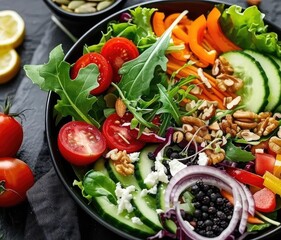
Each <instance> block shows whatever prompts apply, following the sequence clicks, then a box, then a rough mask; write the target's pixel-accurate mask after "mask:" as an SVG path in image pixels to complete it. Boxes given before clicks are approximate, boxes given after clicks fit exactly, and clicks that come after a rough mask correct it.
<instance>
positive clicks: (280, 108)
mask: <svg viewBox="0 0 281 240" xmlns="http://www.w3.org/2000/svg"><path fill="white" fill-rule="evenodd" d="M269 57H270V58H271V59H272V60H273V61H275V62H276V64H277V65H278V66H279V71H281V59H279V58H277V57H275V56H273V55H269ZM273 112H279V113H280V112H281V98H280V99H279V103H278V104H277V106H276V108H275V109H274V110H273Z"/></svg>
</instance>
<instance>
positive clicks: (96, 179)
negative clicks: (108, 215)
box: [83, 170, 117, 205]
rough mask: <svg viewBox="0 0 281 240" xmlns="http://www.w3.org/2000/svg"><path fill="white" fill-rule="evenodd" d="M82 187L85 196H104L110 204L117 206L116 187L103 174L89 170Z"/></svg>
mask: <svg viewBox="0 0 281 240" xmlns="http://www.w3.org/2000/svg"><path fill="white" fill-rule="evenodd" d="M83 187H84V191H85V193H86V194H88V195H90V196H92V197H101V196H106V197H107V198H108V200H109V201H110V202H111V203H113V204H115V205H116V204H117V198H116V195H115V188H116V185H115V183H114V182H113V181H112V180H111V179H110V178H109V177H108V176H106V175H105V174H104V173H102V172H99V171H94V170H90V171H89V172H88V173H86V174H85V176H84V179H83Z"/></svg>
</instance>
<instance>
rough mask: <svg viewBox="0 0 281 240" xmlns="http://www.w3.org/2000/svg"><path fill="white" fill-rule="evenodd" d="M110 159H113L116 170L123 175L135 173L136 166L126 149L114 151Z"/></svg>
mask: <svg viewBox="0 0 281 240" xmlns="http://www.w3.org/2000/svg"><path fill="white" fill-rule="evenodd" d="M110 159H111V160H112V161H113V164H114V166H115V169H116V171H117V172H118V173H120V174H121V175H123V176H129V175H132V174H133V173H134V170H135V166H134V164H132V161H131V159H130V157H129V155H128V154H127V152H126V150H123V151H118V152H112V153H111V154H110Z"/></svg>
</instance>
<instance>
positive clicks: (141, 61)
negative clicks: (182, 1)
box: [118, 11, 187, 100]
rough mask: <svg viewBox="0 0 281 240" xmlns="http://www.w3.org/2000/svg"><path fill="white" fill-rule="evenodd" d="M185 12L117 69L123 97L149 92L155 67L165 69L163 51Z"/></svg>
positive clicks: (165, 58) (137, 97)
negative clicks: (152, 42)
mask: <svg viewBox="0 0 281 240" xmlns="http://www.w3.org/2000/svg"><path fill="white" fill-rule="evenodd" d="M186 13H187V11H184V12H183V13H182V14H181V15H180V16H179V17H178V18H177V19H176V20H175V21H174V22H173V24H172V25H171V26H170V27H169V28H168V29H167V30H166V31H165V33H164V34H163V35H162V36H161V37H160V38H159V39H158V40H157V41H156V42H155V43H154V44H153V45H152V46H151V47H150V48H148V49H146V50H145V51H144V52H143V53H142V54H141V55H139V57H137V58H136V59H133V60H131V61H129V62H126V63H125V64H124V65H123V66H122V68H121V69H120V70H119V73H120V74H121V75H122V79H121V81H120V83H119V85H118V86H119V88H120V89H121V91H122V92H123V93H124V96H125V98H127V99H128V100H133V99H139V98H140V97H141V96H143V95H147V94H149V91H150V83H151V81H152V79H153V77H154V72H155V69H156V67H157V66H160V67H161V68H162V70H163V71H166V68H167V62H168V59H167V57H166V56H165V52H166V49H167V48H168V46H169V43H170V35H171V32H172V30H173V28H174V27H175V25H176V24H177V23H178V22H179V21H180V20H181V18H182V17H183V16H184V15H185V14H186Z"/></svg>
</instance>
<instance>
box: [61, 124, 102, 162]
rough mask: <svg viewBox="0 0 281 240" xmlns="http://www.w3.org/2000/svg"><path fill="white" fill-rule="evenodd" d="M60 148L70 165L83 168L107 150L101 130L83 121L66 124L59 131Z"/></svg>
mask: <svg viewBox="0 0 281 240" xmlns="http://www.w3.org/2000/svg"><path fill="white" fill-rule="evenodd" d="M58 147H59V150H60V153H61V155H62V156H63V157H64V158H65V159H66V160H67V161H69V162H70V163H72V164H74V165H77V166H83V165H87V164H90V163H92V162H94V161H96V160H97V159H98V158H99V157H100V156H101V155H102V154H103V152H104V151H105V149H106V140H105V138H104V136H103V135H102V134H101V132H100V131H99V129H97V128H96V127H95V126H93V125H90V124H88V123H86V122H82V121H72V122H68V123H66V124H65V125H64V126H63V127H62V128H61V129H60V131H59V135H58Z"/></svg>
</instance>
